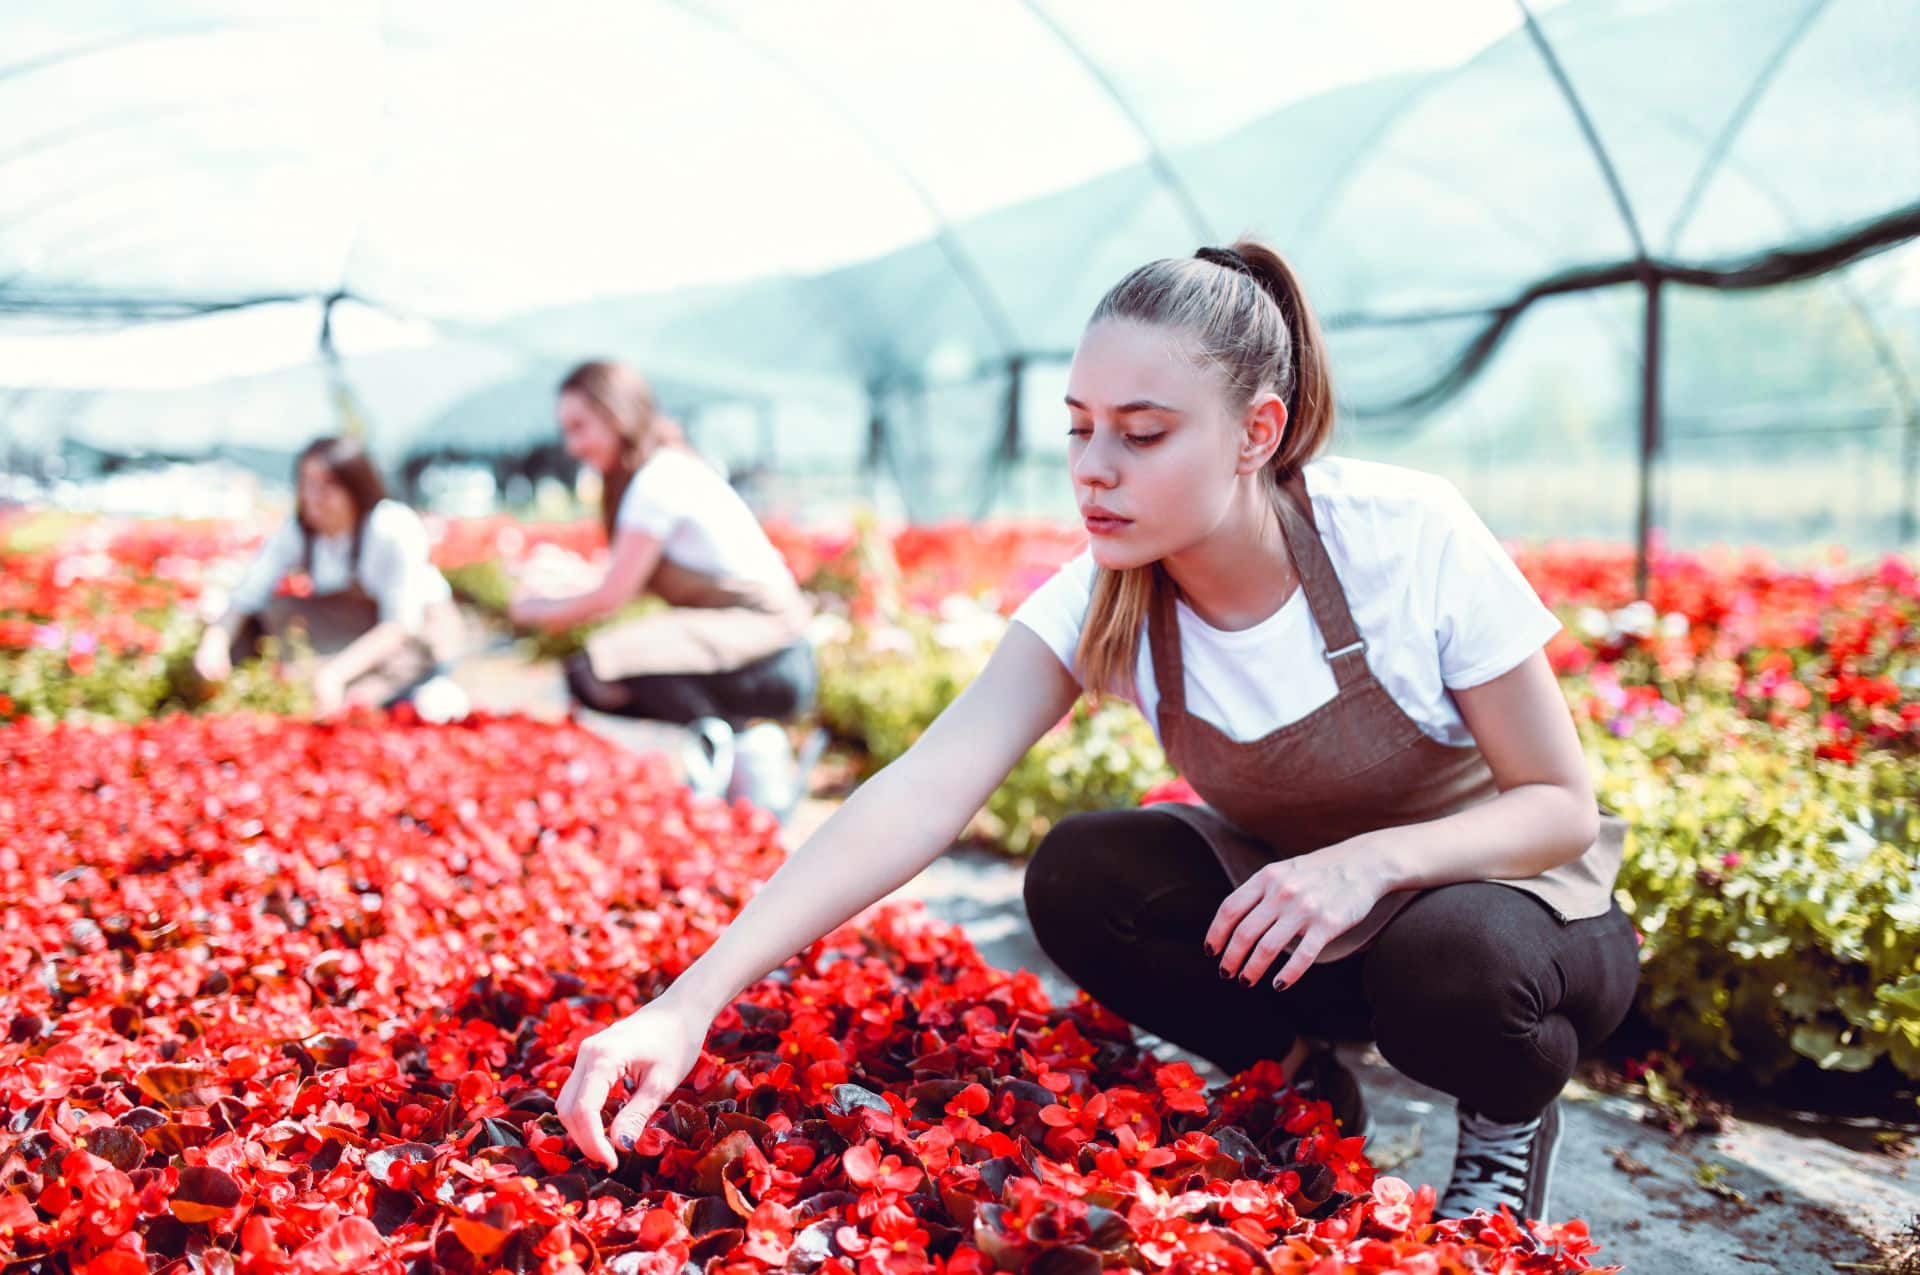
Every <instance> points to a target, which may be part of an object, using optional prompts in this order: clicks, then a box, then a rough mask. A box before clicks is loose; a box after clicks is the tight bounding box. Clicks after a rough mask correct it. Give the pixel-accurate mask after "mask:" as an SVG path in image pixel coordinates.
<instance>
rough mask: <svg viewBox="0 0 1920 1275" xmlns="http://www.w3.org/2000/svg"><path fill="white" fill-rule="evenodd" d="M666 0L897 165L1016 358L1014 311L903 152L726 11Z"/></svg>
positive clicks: (937, 239)
mask: <svg viewBox="0 0 1920 1275" xmlns="http://www.w3.org/2000/svg"><path fill="white" fill-rule="evenodd" d="M667 2H668V3H670V4H672V5H674V6H675V7H676V8H679V9H681V10H683V11H684V12H686V13H687V14H689V15H691V16H693V17H695V18H698V19H699V20H700V21H702V22H705V23H706V24H707V25H709V26H711V27H713V28H714V29H715V30H717V31H719V32H720V33H721V34H723V35H725V36H727V37H728V38H729V39H732V40H737V41H738V42H739V43H740V44H741V45H743V46H744V47H746V48H748V49H751V50H752V51H753V52H754V53H756V54H758V55H759V56H760V57H761V58H762V59H763V60H765V61H766V62H767V63H769V64H770V65H772V66H775V67H778V68H779V69H780V70H781V71H782V72H784V73H785V74H786V75H787V76H789V77H790V78H791V79H792V80H793V81H794V82H795V83H796V84H799V85H800V86H801V87H802V88H804V89H805V90H806V91H807V92H808V93H810V94H812V95H813V96H814V98H816V99H817V100H818V101H819V102H820V103H821V104H822V105H824V106H825V107H826V108H827V109H828V110H830V111H832V112H833V113H834V114H835V115H837V116H838V117H839V118H840V121H841V122H842V123H843V124H845V125H846V126H847V127H848V128H849V129H851V130H852V132H853V135H854V136H855V137H858V138H859V139H860V140H861V142H863V143H864V144H865V145H866V147H867V149H868V150H870V151H872V152H873V154H874V155H875V156H876V157H878V158H879V159H880V161H881V162H882V163H884V164H885V165H886V166H887V167H888V168H890V169H891V170H892V171H893V173H894V175H895V176H896V177H898V178H899V179H900V181H901V183H902V184H903V185H905V186H906V187H907V189H908V190H910V191H911V192H912V193H913V196H914V198H915V199H916V200H918V201H919V203H920V206H921V207H923V208H925V209H926V210H927V213H928V214H929V215H930V216H931V217H932V218H933V224H934V243H935V245H936V246H937V247H938V248H939V249H940V252H941V254H942V255H943V256H945V257H946V259H947V264H948V265H949V266H950V267H951V268H952V270H953V272H954V274H955V275H957V276H958V277H959V279H960V285H961V287H963V288H964V289H965V290H966V291H967V294H968V295H969V296H970V297H971V298H972V299H973V303H974V305H975V306H976V307H977V308H978V309H979V311H980V315H981V317H982V318H983V319H984V320H985V321H986V324H987V327H988V329H989V330H990V331H991V332H992V333H993V336H994V339H995V340H996V341H998V342H999V343H1000V347H1001V349H1000V353H1001V354H1002V355H1003V356H1005V357H1007V358H1012V357H1013V356H1014V355H1015V354H1018V353H1019V352H1020V335H1019V333H1018V332H1017V331H1016V330H1015V328H1014V325H1013V319H1012V317H1011V316H1010V315H1009V314H1008V313H1007V309H1006V307H1005V306H1003V305H1002V304H1001V303H1000V299H999V298H998V297H996V296H995V295H994V292H993V289H992V288H991V287H989V286H988V284H987V281H986V276H985V275H984V274H983V273H982V272H981V270H980V267H979V266H978V265H977V264H976V263H975V262H974V260H973V258H972V257H971V256H970V255H969V254H968V253H967V251H966V249H965V248H964V247H963V246H962V245H961V243H960V241H959V238H958V237H957V236H956V235H955V234H954V233H953V228H952V225H951V223H950V222H949V221H948V219H947V217H946V214H945V213H944V212H943V211H942V210H941V208H940V205H939V201H937V200H936V199H934V197H933V192H932V191H930V190H928V189H927V188H926V186H925V185H923V184H922V183H921V181H920V179H919V178H917V177H915V176H914V174H913V171H912V170H911V169H910V168H908V167H907V165H906V164H905V163H904V162H902V161H901V160H900V159H899V157H897V156H895V155H894V154H893V153H892V152H891V151H890V150H889V149H888V148H887V146H886V145H885V144H884V143H883V142H882V141H881V140H880V139H879V138H878V137H876V136H874V134H873V132H872V130H871V129H869V128H867V126H866V125H865V124H864V123H863V122H862V121H861V120H860V118H859V116H857V115H855V114H854V113H853V111H852V110H851V109H849V108H848V107H847V105H846V104H845V103H844V102H842V101H841V100H840V99H839V97H837V96H836V95H835V94H833V93H832V92H830V91H829V90H828V89H826V88H825V87H823V86H822V85H820V84H818V83H816V82H815V81H814V80H813V79H812V78H811V77H809V76H807V75H804V74H802V73H801V71H800V69H799V68H798V67H796V66H794V65H793V64H792V63H791V62H789V61H788V60H787V59H786V58H784V57H782V56H781V55H780V54H779V53H778V52H777V51H775V50H774V49H771V48H769V47H768V46H767V45H766V44H764V43H762V42H761V41H759V40H756V39H754V38H752V37H751V36H749V35H747V34H746V33H745V32H743V31H741V30H740V29H739V28H738V27H737V26H735V25H734V24H733V23H731V22H729V21H728V20H727V19H726V18H725V17H723V16H722V15H720V14H717V13H714V12H712V11H710V10H709V9H707V8H706V7H705V6H704V5H702V4H700V3H699V2H698V0H667Z"/></svg>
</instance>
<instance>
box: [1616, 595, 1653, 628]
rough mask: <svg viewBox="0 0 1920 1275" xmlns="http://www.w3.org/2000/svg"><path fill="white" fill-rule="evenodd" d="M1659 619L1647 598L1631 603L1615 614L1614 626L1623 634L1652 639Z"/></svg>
mask: <svg viewBox="0 0 1920 1275" xmlns="http://www.w3.org/2000/svg"><path fill="white" fill-rule="evenodd" d="M1658 619H1659V615H1658V613H1657V612H1655V611H1654V609H1653V604H1652V603H1651V602H1648V601H1647V600H1646V599H1645V598H1641V599H1639V600H1638V601H1635V602H1629V603H1627V605H1625V606H1623V607H1621V608H1620V609H1619V610H1618V611H1615V612H1614V613H1613V623H1614V626H1615V627H1616V628H1618V629H1619V630H1620V631H1621V632H1622V633H1631V634H1633V635H1634V636H1635V637H1651V636H1652V635H1653V626H1654V624H1655V622H1656V621H1657V620H1658Z"/></svg>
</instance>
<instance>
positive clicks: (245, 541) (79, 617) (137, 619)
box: [0, 518, 258, 716]
mask: <svg viewBox="0 0 1920 1275" xmlns="http://www.w3.org/2000/svg"><path fill="white" fill-rule="evenodd" d="M9 530H10V527H9V525H8V524H5V523H0V652H6V651H28V650H53V651H63V652H65V653H66V654H67V656H68V659H69V662H70V663H72V664H73V665H74V669H75V671H76V672H84V671H85V670H86V669H88V668H89V667H91V665H92V663H93V660H94V658H95V657H96V655H98V654H101V653H106V654H122V655H135V654H152V653H154V652H157V651H159V650H160V649H161V646H162V643H163V640H164V630H165V624H166V621H167V619H168V618H169V617H170V615H171V614H172V613H173V612H175V611H177V610H178V609H179V608H181V607H185V606H189V605H191V604H192V603H193V602H194V601H195V600H196V599H198V598H199V596H200V593H201V590H202V588H203V587H204V586H205V584H206V576H207V571H208V568H209V567H210V566H212V565H213V564H215V563H217V562H220V561H223V560H226V559H230V558H233V557H235V556H237V555H239V554H242V553H244V552H246V551H247V550H248V549H249V548H250V547H251V546H252V545H253V544H254V543H255V542H256V540H257V539H258V537H257V536H255V535H254V534H253V533H251V532H249V531H247V530H245V529H243V528H240V527H237V526H235V525H234V524H231V523H223V522H159V521H154V522H137V521H126V520H119V519H104V518H102V519H85V520H78V521H76V522H74V523H73V524H72V525H70V526H68V527H66V528H64V530H63V532H62V535H61V537H60V538H59V539H58V540H57V541H54V542H50V543H35V542H34V539H29V540H28V541H27V543H24V544H22V543H15V542H14V541H13V540H12V538H11V537H10V536H9V534H8V533H9ZM0 716H4V714H0Z"/></svg>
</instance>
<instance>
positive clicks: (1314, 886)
mask: <svg viewBox="0 0 1920 1275" xmlns="http://www.w3.org/2000/svg"><path fill="white" fill-rule="evenodd" d="M1368 851H1369V847H1368V845H1367V843H1366V842H1364V841H1362V840H1360V839H1359V838H1355V839H1354V840H1351V841H1343V842H1341V843H1340V844H1339V845H1335V846H1328V847H1327V848H1326V849H1324V850H1315V851H1313V852H1312V853H1310V854H1303V855H1297V856H1295V857H1294V858H1291V859H1282V860H1280V861H1279V862H1277V863H1270V864H1268V865H1267V866H1266V867H1264V868H1262V869H1260V870H1259V871H1258V872H1256V873H1254V874H1253V875H1252V876H1250V877H1248V878H1247V880H1246V882H1245V883H1244V884H1242V885H1241V887H1240V888H1239V889H1237V890H1235V891H1234V892H1233V893H1232V894H1229V895H1228V896H1227V897H1226V901H1225V902H1223V903H1222V904H1221V905H1220V910H1219V911H1218V912H1216V913H1215V914H1214V917H1213V924H1212V925H1211V926H1209V927H1208V928H1207V940H1206V941H1207V951H1208V952H1209V953H1212V954H1214V955H1217V956H1219V957H1220V969H1221V972H1222V973H1224V974H1225V975H1226V976H1227V977H1228V978H1238V979H1239V980H1240V981H1241V982H1243V983H1245V984H1247V985H1248V986H1249V987H1251V986H1252V985H1253V984H1255V983H1257V982H1258V981H1259V980H1260V979H1261V977H1262V976H1263V975H1265V974H1266V972H1267V969H1268V967H1269V966H1271V965H1272V964H1273V961H1274V958H1275V957H1277V956H1279V955H1280V953H1281V952H1282V951H1284V950H1285V949H1286V947H1287V945H1288V944H1290V943H1293V942H1294V940H1296V939H1298V940H1299V946H1298V947H1297V948H1295V949H1294V953H1293V957H1292V959H1291V960H1289V961H1288V962H1287V963H1286V965H1285V966H1284V967H1283V968H1282V969H1281V970H1280V973H1279V974H1278V975H1277V976H1276V977H1275V978H1274V981H1273V985H1274V986H1275V987H1291V986H1293V984H1294V982H1295V980H1297V979H1298V978H1299V977H1300V976H1301V975H1302V974H1304V973H1306V972H1307V970H1308V969H1310V968H1311V967H1312V966H1313V962H1314V960H1315V959H1316V958H1317V957H1318V956H1319V955H1320V950H1321V949H1322V948H1324V947H1326V945H1327V944H1329V943H1331V942H1332V941H1333V940H1334V939H1336V938H1338V937H1339V936H1340V935H1342V934H1344V933H1346V932H1347V931H1348V930H1350V929H1352V928H1353V927H1354V926H1356V925H1358V924H1359V923H1360V922H1361V921H1362V920H1364V919H1365V918H1366V915H1367V913H1368V912H1371V911H1372V910H1373V905H1374V904H1376V903H1378V902H1379V901H1380V898H1381V896H1382V895H1384V894H1386V893H1387V890H1388V881H1387V875H1386V872H1385V870H1384V868H1383V867H1382V864H1381V862H1380V859H1381V856H1379V855H1378V854H1377V853H1373V854H1370V853H1369V852H1368Z"/></svg>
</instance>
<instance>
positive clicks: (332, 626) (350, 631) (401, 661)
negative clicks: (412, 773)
mask: <svg viewBox="0 0 1920 1275" xmlns="http://www.w3.org/2000/svg"><path fill="white" fill-rule="evenodd" d="M379 623H380V604H379V602H378V601H376V600H375V599H374V597H373V595H372V594H370V593H368V592H367V591H366V590H365V589H363V588H362V587H361V586H360V585H359V583H358V582H355V583H352V584H349V585H348V586H347V587H346V588H344V589H340V590H338V591H336V592H333V593H318V594H312V595H310V596H308V597H304V598H298V597H291V596H275V597H273V598H272V599H270V600H269V601H268V602H267V605H266V608H265V609H264V610H263V611H261V612H259V613H258V614H257V615H255V616H250V617H248V622H247V624H246V625H244V626H243V627H242V628H241V630H240V633H239V634H238V635H237V636H236V637H235V638H234V643H233V650H232V657H233V662H234V663H236V664H238V663H240V662H241V661H242V660H246V659H251V658H253V657H254V656H255V655H257V654H259V641H260V639H261V638H268V637H270V638H274V639H276V640H278V641H280V642H282V643H285V641H286V639H287V638H289V637H290V636H292V635H293V634H294V633H295V632H300V633H302V634H304V635H305V639H306V643H307V645H308V647H310V648H311V649H312V652H313V654H314V655H315V656H318V657H320V658H322V659H324V658H326V657H327V656H331V655H338V654H339V653H340V652H341V651H344V650H346V649H347V647H348V646H350V645H352V644H353V642H354V641H355V640H356V639H357V638H359V637H360V636H362V635H363V634H365V633H367V632H368V631H370V630H371V629H372V628H373V627H374V626H375V625H377V624H379ZM459 627H460V617H459V612H458V611H457V610H456V609H455V607H454V606H453V604H452V603H451V602H447V603H440V604H437V605H434V606H430V607H428V608H427V615H426V624H425V626H424V629H423V631H422V633H421V635H420V636H417V637H411V638H409V639H408V640H407V642H406V644H405V645H404V646H402V647H401V648H400V649H399V650H397V651H395V652H394V653H393V654H392V655H389V656H388V657H387V658H386V659H385V660H383V661H381V662H380V663H379V664H376V665H374V666H373V667H372V668H370V669H368V670H367V671H366V672H364V673H362V674H361V675H360V676H359V677H356V678H354V679H353V681H352V682H351V683H350V684H348V686H347V691H346V695H347V699H348V701H349V702H351V703H355V704H385V703H387V702H388V701H389V700H391V699H393V698H394V697H395V696H397V695H400V694H402V693H403V692H405V691H408V690H411V689H412V688H413V687H415V686H417V685H419V684H420V683H421V682H424V681H426V680H427V678H429V677H431V676H433V672H434V669H435V668H436V666H437V665H438V664H439V663H440V662H441V661H442V660H446V659H450V658H451V657H452V655H453V653H454V647H455V645H456V644H457V642H458V633H459ZM292 655H293V652H292V651H291V650H289V649H287V648H286V647H285V646H284V645H283V646H282V648H281V651H280V658H281V660H283V661H285V660H288V659H290V658H292Z"/></svg>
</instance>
